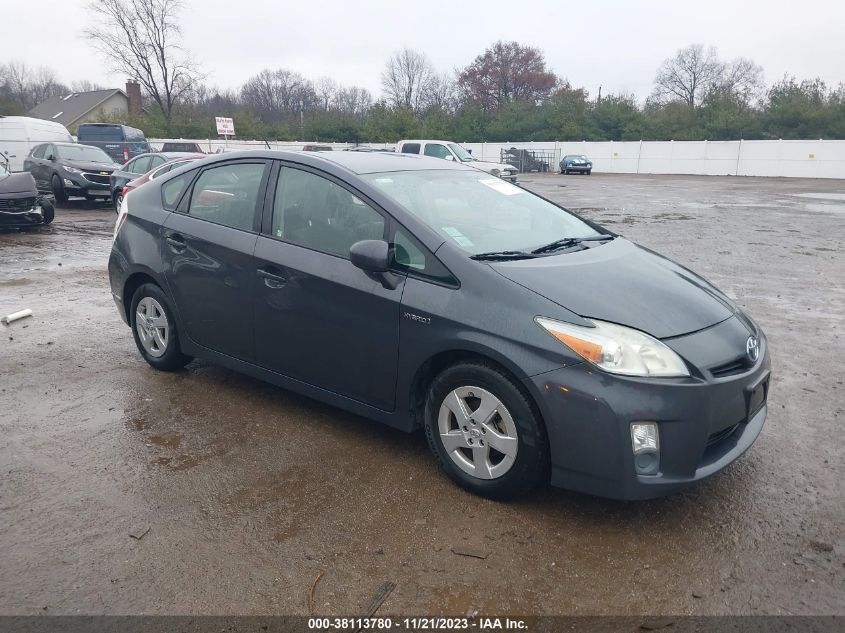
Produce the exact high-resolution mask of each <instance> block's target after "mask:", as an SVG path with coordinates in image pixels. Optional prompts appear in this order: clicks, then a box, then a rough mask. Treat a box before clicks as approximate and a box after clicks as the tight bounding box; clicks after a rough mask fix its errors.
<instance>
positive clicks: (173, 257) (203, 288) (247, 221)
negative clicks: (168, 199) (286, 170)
mask: <svg viewBox="0 0 845 633" xmlns="http://www.w3.org/2000/svg"><path fill="white" fill-rule="evenodd" d="M268 173H269V163H267V162H265V161H262V160H239V161H232V162H229V163H225V164H223V165H219V164H217V165H214V166H211V167H208V168H206V169H204V170H203V171H202V172H201V173H200V174H199V176H198V177H197V179H196V181H195V182H194V185H193V188H192V190H191V191H190V192H189V194H188V196H187V198H186V199H187V202H186V203H185V201H183V203H185V206H184V208H182V207H181V205H180V212H176V213H172V214H170V216H168V218H167V220H166V221H165V223H164V231H163V235H162V239H163V243H162V253H163V254H164V260H165V266H166V269H165V277H166V279H167V283H168V286H169V288H170V292H171V295H172V297H173V299H174V301H175V303H176V309H177V310H178V311H179V314H180V316H181V319H182V325H183V327H184V329H185V334H186V335H187V336H188V337H189V338H190V339H191V340H192V341H194V342H195V343H197V344H199V345H202V346H203V347H207V348H209V349H212V350H214V351H216V352H220V353H223V354H227V355H229V356H233V357H235V358H239V359H242V360H246V361H252V360H253V356H254V354H253V347H252V335H253V332H252V328H253V288H254V286H253V283H252V282H253V275H254V270H255V266H254V262H253V251H254V250H255V241H256V238H257V227H258V223H259V222H260V220H259V216H260V210H261V207H262V206H263V201H264V187H265V186H266V180H267V175H268ZM165 186H166V185H165Z"/></svg>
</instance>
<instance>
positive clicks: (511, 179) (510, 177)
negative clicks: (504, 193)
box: [499, 172, 519, 185]
mask: <svg viewBox="0 0 845 633" xmlns="http://www.w3.org/2000/svg"><path fill="white" fill-rule="evenodd" d="M518 176H519V174H518V173H512V174H509V173H506V172H502V174H501V175H500V176H499V178H501V179H502V180H507V181H508V182H509V183H511V184H514V185H515V184H517V179H518Z"/></svg>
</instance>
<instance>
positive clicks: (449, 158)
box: [443, 154, 455, 160]
mask: <svg viewBox="0 0 845 633" xmlns="http://www.w3.org/2000/svg"><path fill="white" fill-rule="evenodd" d="M443 158H445V159H446V160H455V157H454V156H452V155H451V154H446V156H444V157H443Z"/></svg>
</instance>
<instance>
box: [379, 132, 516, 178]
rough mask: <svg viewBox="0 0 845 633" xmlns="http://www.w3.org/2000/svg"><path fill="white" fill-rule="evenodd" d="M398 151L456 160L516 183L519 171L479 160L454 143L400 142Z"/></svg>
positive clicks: (511, 167) (504, 165) (504, 164)
mask: <svg viewBox="0 0 845 633" xmlns="http://www.w3.org/2000/svg"><path fill="white" fill-rule="evenodd" d="M396 151H397V152H399V153H400V154H420V155H422V156H431V157H433V158H445V159H446V160H454V161H457V162H459V163H463V164H464V165H469V166H470V167H475V168H476V169H480V170H482V171H486V172H487V173H489V174H493V175H494V176H498V177H499V178H501V179H502V180H507V181H509V182H512V183H516V178H517V169H516V167H513V166H512V165H508V164H506V163H493V162H488V161H483V160H478V159H476V158H475V157H473V155H472V154H470V153H469V152H468V151H466V150H465V149H464V148H463V147H461V146H460V145H458V144H457V143H453V142H452V141H433V140H432V141H429V140H424V141H420V140H412V141H399V142H398V143H397V144H396Z"/></svg>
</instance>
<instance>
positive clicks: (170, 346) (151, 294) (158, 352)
mask: <svg viewBox="0 0 845 633" xmlns="http://www.w3.org/2000/svg"><path fill="white" fill-rule="evenodd" d="M130 305H131V310H130V312H129V320H130V324H131V326H132V336H133V337H134V338H135V345H136V346H137V347H138V351H139V352H141V356H143V357H144V360H145V361H147V362H148V363H149V364H150V365H151V366H152V367H154V368H156V369H160V370H162V371H175V370H177V369H181V368H182V367H184V366H185V365H187V364H188V363H190V362H191V360H192V358H191V357H190V356H188V355H186V354H183V353H182V350H181V349H180V346H179V332H178V331H177V329H176V319H175V318H174V316H173V315H174V312H173V308H172V306H171V303H170V299H168V297H167V295H165V294H164V292H162V290H161V288H159V287H158V286H156V285H155V284H151V283H148V284H143V285H142V286H141V287H139V288H138V289H137V290H136V291H135V294H134V295H132V302H131V304H130ZM142 314H143V315H146V316H149V317H150V318H151V320H154V321H151V322H149V323H148V324H145V323H140V324H139V322H138V319H139V318H140V316H141V315H142ZM162 316H163V317H164V321H163V322H162V321H160V320H159V319H160V318H161V317H162ZM153 323H158V324H160V325H163V327H156V326H155V325H153Z"/></svg>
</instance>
